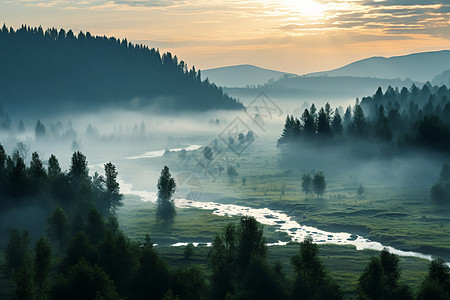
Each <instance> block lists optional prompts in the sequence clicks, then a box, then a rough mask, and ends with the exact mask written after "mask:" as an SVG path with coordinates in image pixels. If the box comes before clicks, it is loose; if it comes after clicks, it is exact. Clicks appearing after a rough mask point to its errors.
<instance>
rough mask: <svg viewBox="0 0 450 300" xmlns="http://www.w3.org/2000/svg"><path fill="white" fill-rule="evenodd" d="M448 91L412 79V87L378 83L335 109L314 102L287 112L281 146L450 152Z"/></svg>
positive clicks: (449, 97)
mask: <svg viewBox="0 0 450 300" xmlns="http://www.w3.org/2000/svg"><path fill="white" fill-rule="evenodd" d="M449 99H450V90H449V89H448V88H447V87H446V86H445V85H443V86H441V87H438V86H431V84H430V83H427V84H425V85H424V86H423V87H422V89H420V88H418V87H417V86H415V85H414V84H413V85H412V87H411V88H410V89H407V88H405V87H404V88H402V89H401V91H399V90H398V88H396V89H393V88H392V87H388V89H387V90H386V92H384V93H383V91H382V89H381V88H378V90H377V91H376V93H375V94H374V95H373V96H371V97H364V98H362V100H361V101H359V99H356V101H355V105H354V106H353V107H351V106H348V107H347V108H346V109H345V111H344V110H343V109H342V108H336V109H332V108H331V106H330V104H329V103H327V104H326V105H325V106H324V107H321V108H320V109H317V108H316V106H315V104H314V103H313V104H312V105H311V107H310V108H309V109H305V110H304V112H303V114H302V115H301V116H300V117H299V118H298V117H294V116H287V117H286V122H285V125H284V128H283V132H282V134H281V136H280V138H279V139H278V145H279V146H283V145H287V144H296V143H298V142H304V141H327V142H330V141H333V142H336V143H339V142H340V143H342V142H345V141H354V140H357V141H374V142H377V143H380V144H385V145H391V146H392V147H399V148H405V147H423V148H427V149H432V150H438V151H443V152H449V151H450V101H449Z"/></svg>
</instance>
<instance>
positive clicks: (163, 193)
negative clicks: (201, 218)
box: [156, 166, 176, 222]
mask: <svg viewBox="0 0 450 300" xmlns="http://www.w3.org/2000/svg"><path fill="white" fill-rule="evenodd" d="M157 187H158V200H157V202H158V206H157V209H156V216H157V218H159V219H164V221H166V222H167V221H170V220H173V219H174V218H175V214H176V211H175V204H174V202H173V199H172V195H173V193H174V192H175V188H176V184H175V180H174V179H173V178H172V175H170V172H169V168H168V167H166V166H164V168H163V169H162V171H161V176H160V177H159V179H158V184H157Z"/></svg>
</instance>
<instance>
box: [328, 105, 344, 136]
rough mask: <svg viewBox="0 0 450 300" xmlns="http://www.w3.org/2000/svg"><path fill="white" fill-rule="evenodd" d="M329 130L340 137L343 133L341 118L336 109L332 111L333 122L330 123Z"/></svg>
mask: <svg viewBox="0 0 450 300" xmlns="http://www.w3.org/2000/svg"><path fill="white" fill-rule="evenodd" d="M331 130H332V131H333V134H335V135H341V134H342V132H343V131H344V128H343V126H342V117H341V114H340V113H339V110H338V109H337V108H336V110H335V111H334V116H333V120H332V122H331Z"/></svg>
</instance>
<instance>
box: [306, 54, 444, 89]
mask: <svg viewBox="0 0 450 300" xmlns="http://www.w3.org/2000/svg"><path fill="white" fill-rule="evenodd" d="M446 62H448V63H446ZM449 68H450V50H438V51H427V52H416V53H410V54H406V55H397V56H391V57H383V56H372V57H368V58H364V59H361V60H357V61H354V62H351V63H349V64H346V65H344V66H342V67H339V68H336V69H332V70H329V71H321V72H313V73H307V74H304V75H303V76H308V77H312V76H356V77H374V78H384V79H396V78H400V79H407V78H409V79H411V80H415V81H422V82H426V81H431V80H432V79H433V78H434V77H435V76H437V75H438V74H440V73H442V72H444V71H445V70H447V69H449Z"/></svg>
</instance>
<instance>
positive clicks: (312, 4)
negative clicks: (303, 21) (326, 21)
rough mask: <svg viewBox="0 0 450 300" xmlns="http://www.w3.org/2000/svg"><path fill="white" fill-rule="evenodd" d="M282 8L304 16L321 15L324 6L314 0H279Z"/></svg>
mask: <svg viewBox="0 0 450 300" xmlns="http://www.w3.org/2000/svg"><path fill="white" fill-rule="evenodd" d="M278 2H279V3H280V4H281V5H282V6H283V7H284V8H286V9H288V10H291V11H293V12H296V13H300V14H301V15H303V16H306V17H322V16H323V14H324V11H325V9H326V6H325V5H323V4H320V3H318V2H316V1H314V0H279V1H278Z"/></svg>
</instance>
